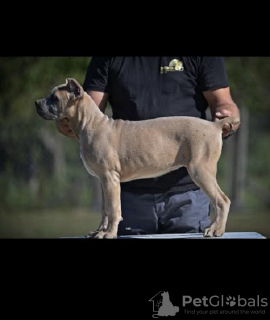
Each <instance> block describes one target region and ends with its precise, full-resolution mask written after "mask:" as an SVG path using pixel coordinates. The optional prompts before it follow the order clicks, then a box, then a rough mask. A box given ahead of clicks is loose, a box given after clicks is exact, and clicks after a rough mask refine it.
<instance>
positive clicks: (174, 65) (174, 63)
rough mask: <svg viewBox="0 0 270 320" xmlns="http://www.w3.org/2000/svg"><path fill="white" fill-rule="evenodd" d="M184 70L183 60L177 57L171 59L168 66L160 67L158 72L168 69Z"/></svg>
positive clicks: (168, 70)
mask: <svg viewBox="0 0 270 320" xmlns="http://www.w3.org/2000/svg"><path fill="white" fill-rule="evenodd" d="M183 70H184V66H183V62H182V61H180V60H177V59H173V60H172V61H171V62H170V63H169V66H168V67H167V66H166V67H160V73H161V74H163V73H167V72H170V71H183Z"/></svg>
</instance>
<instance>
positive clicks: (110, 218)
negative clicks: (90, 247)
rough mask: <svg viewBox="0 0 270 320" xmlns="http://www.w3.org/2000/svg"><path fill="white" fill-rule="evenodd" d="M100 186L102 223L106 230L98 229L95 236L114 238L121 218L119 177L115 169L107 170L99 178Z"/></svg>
mask: <svg viewBox="0 0 270 320" xmlns="http://www.w3.org/2000/svg"><path fill="white" fill-rule="evenodd" d="M101 186H102V202H103V204H102V206H103V213H102V222H101V226H102V224H103V223H104V222H105V223H106V224H107V226H106V227H107V228H106V230H104V228H103V230H100V231H98V232H97V234H96V235H95V238H116V237H117V231H118V225H119V222H120V221H121V220H122V215H121V201H120V178H119V174H118V173H117V172H115V171H110V172H107V173H106V175H104V176H103V177H102V178H101Z"/></svg>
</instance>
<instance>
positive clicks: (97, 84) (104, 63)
mask: <svg viewBox="0 0 270 320" xmlns="http://www.w3.org/2000/svg"><path fill="white" fill-rule="evenodd" d="M110 60H111V58H110V57H92V58H91V60H90V62H89V65H88V68H87V71H86V75H85V79H84V83H83V89H84V91H88V90H93V91H101V92H108V78H109V64H110Z"/></svg>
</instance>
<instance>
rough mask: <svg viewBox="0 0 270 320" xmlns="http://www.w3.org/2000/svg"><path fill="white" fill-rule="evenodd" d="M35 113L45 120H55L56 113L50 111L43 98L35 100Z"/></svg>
mask: <svg viewBox="0 0 270 320" xmlns="http://www.w3.org/2000/svg"><path fill="white" fill-rule="evenodd" d="M35 105H36V109H37V113H38V115H39V116H41V117H42V118H43V119H45V120H56V119H57V115H56V114H54V113H52V112H50V110H49V109H50V108H49V107H48V106H47V104H46V102H45V99H42V100H36V101H35Z"/></svg>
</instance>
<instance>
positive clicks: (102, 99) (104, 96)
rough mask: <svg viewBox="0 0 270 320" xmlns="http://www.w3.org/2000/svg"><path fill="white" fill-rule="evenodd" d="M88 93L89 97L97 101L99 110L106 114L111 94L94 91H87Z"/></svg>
mask: <svg viewBox="0 0 270 320" xmlns="http://www.w3.org/2000/svg"><path fill="white" fill-rule="evenodd" d="M86 93H88V94H89V96H90V97H91V98H92V99H93V100H94V101H95V103H96V105H97V106H98V107H99V109H100V110H101V111H102V112H103V113H104V112H105V109H106V106H107V102H108V97H109V94H108V93H106V92H101V91H93V90H88V91H86Z"/></svg>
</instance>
